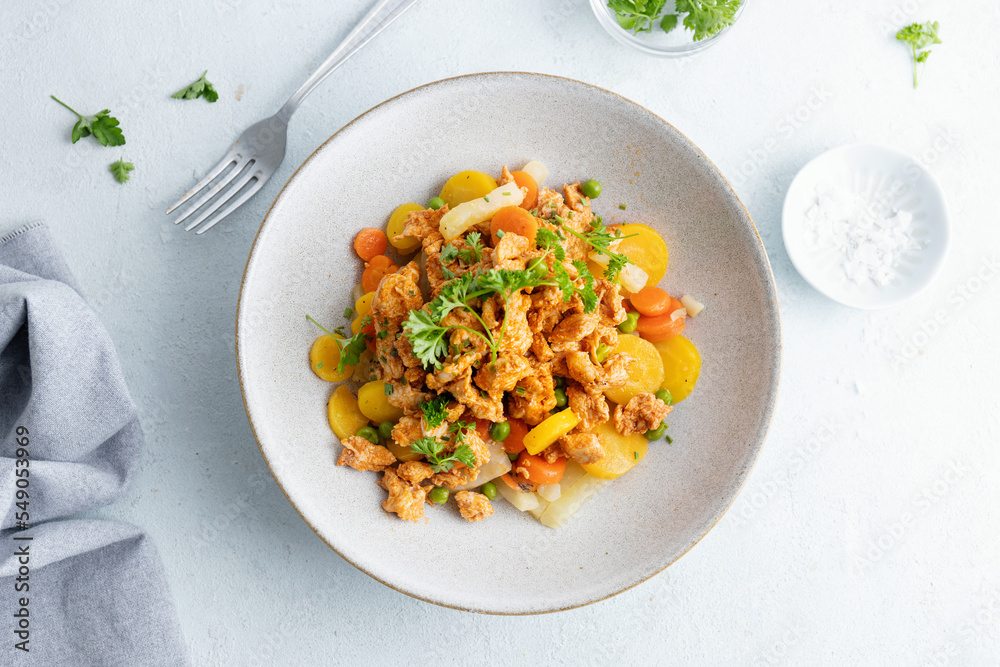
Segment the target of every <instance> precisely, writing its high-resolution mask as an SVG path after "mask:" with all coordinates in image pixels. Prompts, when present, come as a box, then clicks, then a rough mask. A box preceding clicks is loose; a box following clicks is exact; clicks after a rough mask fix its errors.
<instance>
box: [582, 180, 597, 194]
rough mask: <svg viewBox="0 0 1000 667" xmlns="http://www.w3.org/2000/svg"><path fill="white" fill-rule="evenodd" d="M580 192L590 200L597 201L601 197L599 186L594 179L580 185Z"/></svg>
mask: <svg viewBox="0 0 1000 667" xmlns="http://www.w3.org/2000/svg"><path fill="white" fill-rule="evenodd" d="M580 190H581V191H582V192H583V194H585V195H587V196H588V197H590V198H591V199H597V198H598V197H600V196H601V184H600V183H598V182H597V181H595V180H594V179H590V180H589V181H587V182H586V183H584V184H583V185H581V186H580Z"/></svg>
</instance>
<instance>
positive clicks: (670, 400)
mask: <svg viewBox="0 0 1000 667" xmlns="http://www.w3.org/2000/svg"><path fill="white" fill-rule="evenodd" d="M655 395H656V397H657V398H658V399H660V400H661V401H663V402H664V403H666V404H667V405H673V404H674V397H673V395H672V394H671V393H670V390H669V389H661V390H660V391H658V392H656V394H655Z"/></svg>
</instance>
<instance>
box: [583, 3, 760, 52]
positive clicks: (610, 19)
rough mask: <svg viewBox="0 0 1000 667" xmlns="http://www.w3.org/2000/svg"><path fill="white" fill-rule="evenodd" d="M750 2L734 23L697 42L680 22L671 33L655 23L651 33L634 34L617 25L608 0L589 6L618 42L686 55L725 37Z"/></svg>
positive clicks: (742, 8) (642, 50)
mask: <svg viewBox="0 0 1000 667" xmlns="http://www.w3.org/2000/svg"><path fill="white" fill-rule="evenodd" d="M748 2H750V0H743V3H742V4H741V5H740V8H739V9H738V10H736V18H734V19H733V22H732V24H731V25H729V26H728V27H726V28H723V29H722V30H720V31H719V32H717V33H715V34H714V35H712V36H711V37H707V38H705V39H702V40H698V41H697V42H696V41H694V38H693V37H692V34H693V33H692V32H691V31H690V30H687V29H685V28H684V26H683V25H678V26H677V27H676V28H674V29H673V30H671V31H670V32H669V33H666V32H663V30H662V29H661V28H660V27H659V26H658V25H654V26H653V30H651V31H649V32H641V33H639V34H638V35H636V34H633V32H632V31H631V30H626V29H625V28H622V27H621V26H620V25H618V21H617V19H616V18H615V12H614V11H613V10H611V9H610V8H609V7H608V2H607V0H590V8H591V9H592V10H593V12H594V16H595V17H597V22H598V23H600V24H601V25H602V26H603V27H604V29H605V30H607V31H608V34H609V35H611V36H612V37H613V38H614V39H615V40H616V41H617V42H619V43H621V44H624V45H625V46H629V47H631V48H633V49H635V50H636V51H641V52H642V53H645V54H647V55H650V56H659V57H663V58H683V57H684V56H690V55H694V54H695V53H698V52H700V51H704V50H705V49H707V48H708V47H710V46H712V45H713V44H715V43H716V42H718V41H719V40H720V39H722V38H723V36H725V34H726V33H728V32H729V31H730V30H732V29H733V27H735V25H736V22H737V21H739V19H740V17H741V16H743V12H744V11H746V6H747V3H748ZM672 7H673V3H670V4H669V5H667V9H670V8H672Z"/></svg>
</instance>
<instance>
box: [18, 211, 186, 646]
mask: <svg viewBox="0 0 1000 667" xmlns="http://www.w3.org/2000/svg"><path fill="white" fill-rule="evenodd" d="M142 443H143V436H142V429H141V427H140V426H139V420H138V418H137V416H136V407H135V405H134V404H133V403H132V399H131V398H130V396H129V393H128V389H127V387H126V386H125V380H124V378H123V377H122V372H121V368H120V367H119V365H118V357H117V355H116V353H115V349H114V347H113V345H112V342H111V339H110V338H109V337H108V334H107V332H106V331H105V330H104V327H103V326H101V323H100V322H99V321H98V320H97V317H96V316H95V315H94V313H93V311H91V310H90V308H89V307H88V306H87V304H86V303H85V302H84V300H83V298H82V297H81V296H80V294H79V292H78V291H77V289H76V283H75V281H74V280H73V277H72V275H71V274H70V272H69V269H68V267H67V266H66V264H65V262H63V260H62V258H61V257H60V255H59V253H58V251H57V250H56V248H55V245H54V244H53V242H52V239H51V237H50V236H49V233H48V231H47V230H46V228H45V226H44V225H42V224H41V223H34V224H30V225H27V226H25V227H22V228H20V229H17V230H15V231H13V232H11V233H9V234H6V235H2V236H0V512H2V514H0V516H2V524H0V529H2V530H0V616H2V617H3V618H4V622H3V623H2V624H0V664H3V665H7V664H11V665H13V664H38V665H186V664H188V657H187V649H186V647H185V645H184V642H183V639H182V637H181V633H180V628H179V624H178V619H177V612H176V610H175V608H174V604H173V600H172V598H171V596H170V591H169V588H168V587H167V584H166V579H165V576H164V571H163V566H162V564H161V562H160V559H159V556H158V555H157V553H156V549H155V548H154V547H153V545H152V543H151V541H150V540H149V538H147V537H146V536H145V535H144V534H143V533H142V531H141V530H139V529H138V528H136V527H134V526H130V525H127V524H123V523H117V522H112V521H96V520H84V519H68V520H62V521H54V520H53V519H58V518H60V517H66V516H68V515H71V514H76V513H79V512H83V511H86V510H91V509H95V508H98V507H102V506H104V505H107V504H109V503H111V502H114V501H115V500H116V499H118V498H119V497H120V496H121V495H122V493H123V492H124V490H125V487H126V485H127V484H128V481H129V479H130V477H131V475H132V473H133V471H134V470H135V467H136V464H137V463H138V460H139V454H140V449H141V447H142ZM22 522H23V523H22ZM25 640H27V643H24V642H25ZM24 648H27V649H28V651H27V652H25V651H24V650H23V649H24Z"/></svg>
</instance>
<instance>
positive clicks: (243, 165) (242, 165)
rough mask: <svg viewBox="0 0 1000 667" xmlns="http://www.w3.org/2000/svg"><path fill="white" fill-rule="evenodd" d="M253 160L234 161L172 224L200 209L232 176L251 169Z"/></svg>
mask: <svg viewBox="0 0 1000 667" xmlns="http://www.w3.org/2000/svg"><path fill="white" fill-rule="evenodd" d="M255 162H256V159H255V158H250V159H249V160H239V161H238V162H237V163H236V166H235V167H233V168H232V169H230V170H229V172H228V173H227V174H226V175H225V176H224V177H223V178H221V179H218V178H216V180H213V181H212V182H211V183H209V184H208V187H207V188H206V190H205V192H204V193H203V194H202V195H201V196H200V197H198V199H197V200H196V201H195V202H193V203H192V204H191V205H190V206H188V208H187V210H186V211H185V212H184V213H182V214H181V216H180V217H178V218H177V219H176V220H174V224H175V225H179V224H181V223H182V222H184V221H185V220H187V219H188V218H189V217H190V216H191V215H192V214H194V213H196V212H197V211H198V209H200V208H201V207H202V206H204V205H205V204H207V203H208V202H209V201H211V200H212V198H213V197H215V196H217V195H219V194H220V193H221V192H222V190H223V189H224V188H225V187H226V186H227V185H229V183H230V182H232V180H233V179H234V178H237V177H238V176H239V175H240V174H242V173H244V172H247V171H248V169H247V168H248V167H249V168H250V169H253V166H254V163H255ZM225 199H228V197H224V198H223V202H224V201H225ZM215 208H218V205H216V206H215ZM215 208H213V209H212V210H213V211H214V210H215Z"/></svg>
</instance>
